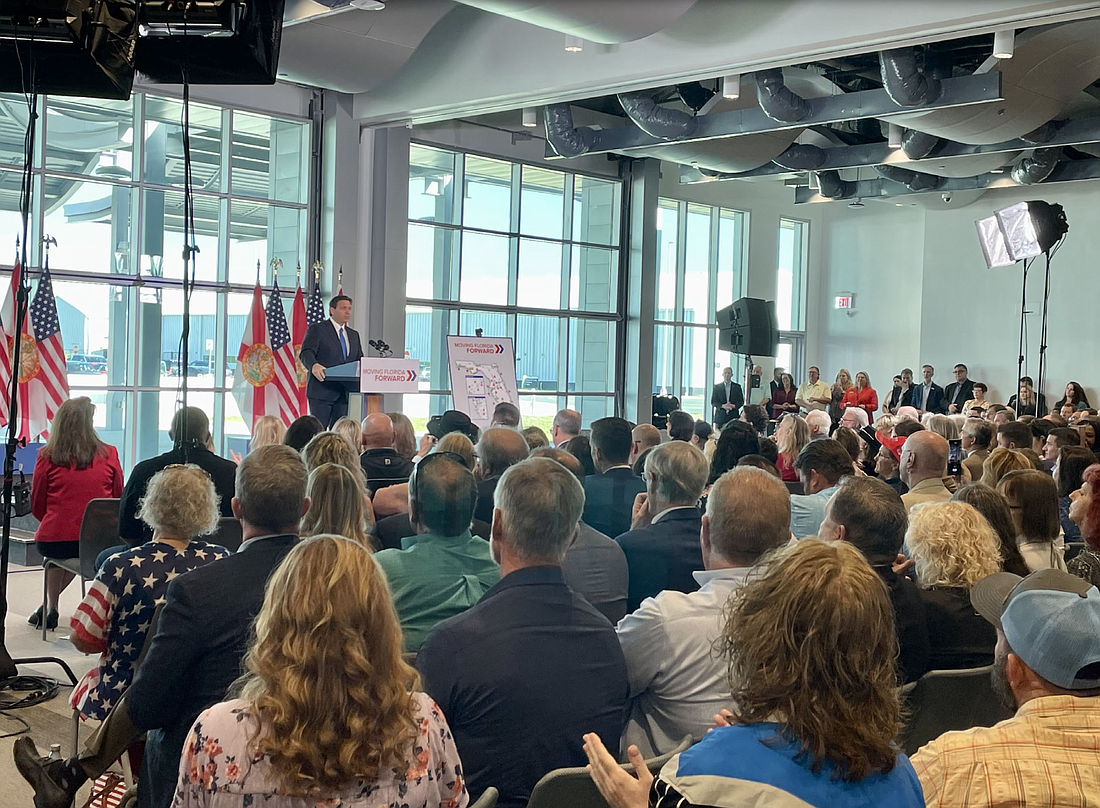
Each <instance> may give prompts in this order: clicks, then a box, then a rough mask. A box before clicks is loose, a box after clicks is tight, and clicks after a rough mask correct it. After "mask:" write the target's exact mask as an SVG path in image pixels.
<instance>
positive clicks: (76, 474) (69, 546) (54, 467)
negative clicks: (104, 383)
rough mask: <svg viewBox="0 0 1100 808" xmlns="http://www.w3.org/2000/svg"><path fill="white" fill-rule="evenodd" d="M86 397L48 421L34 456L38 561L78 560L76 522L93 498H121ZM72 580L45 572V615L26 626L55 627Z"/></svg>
mask: <svg viewBox="0 0 1100 808" xmlns="http://www.w3.org/2000/svg"><path fill="white" fill-rule="evenodd" d="M94 413H95V405H94V404H92V400H91V399H90V398H88V397H87V396H80V397H78V398H72V399H69V400H68V401H66V402H64V403H63V404H62V405H61V406H60V407H59V408H58V410H57V413H56V414H55V415H54V417H53V423H52V424H51V425H50V438H49V440H48V441H46V445H45V446H43V447H42V448H41V449H39V451H38V459H37V460H36V461H35V464H34V480H33V482H32V483H31V513H33V514H34V518H35V519H37V520H38V522H39V525H38V530H36V531H35V534H34V544H35V547H36V548H37V549H38V552H39V553H41V554H42V556H43V558H77V557H79V556H80V543H79V539H80V522H81V520H82V519H83V518H84V509H85V508H86V507H87V506H88V503H89V502H90V501H92V500H93V499H97V498H100V497H121V496H122V466H121V465H120V464H119V462H118V450H117V449H115V447H114V446H108V445H107V444H106V443H104V442H103V441H101V440H100V439H99V436H98V435H97V434H96V431H95V427H94V426H92V416H93V414H94ZM72 579H73V574H72V573H71V572H66V571H65V570H62V569H59V568H58V567H50V569H49V570H48V571H47V572H46V604H45V608H46V614H45V615H43V614H42V608H43V607H42V606H39V607H38V610H37V611H36V612H35V613H34V614H32V615H31V616H30V619H29V620H28V621H27V622H28V623H30V624H31V625H32V626H34V627H35V628H41V626H42V620H43V618H45V620H46V627H47V628H51V629H52V628H57V601H58V598H59V597H60V595H61V592H62V590H63V589H64V588H65V587H66V586H68V585H69V583H70V582H71V581H72Z"/></svg>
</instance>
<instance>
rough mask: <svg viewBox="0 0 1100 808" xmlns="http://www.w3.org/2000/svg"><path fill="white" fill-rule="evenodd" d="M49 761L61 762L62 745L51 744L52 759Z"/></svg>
mask: <svg viewBox="0 0 1100 808" xmlns="http://www.w3.org/2000/svg"><path fill="white" fill-rule="evenodd" d="M49 759H50V760H61V744H59V743H51V744H50V757H49Z"/></svg>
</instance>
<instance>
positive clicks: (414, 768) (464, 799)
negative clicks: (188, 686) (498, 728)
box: [172, 693, 470, 808]
mask: <svg viewBox="0 0 1100 808" xmlns="http://www.w3.org/2000/svg"><path fill="white" fill-rule="evenodd" d="M413 698H414V699H415V701H416V704H417V720H418V721H419V725H420V729H419V732H418V733H417V737H416V739H415V740H414V741H413V744H412V746H411V747H410V748H409V752H408V755H407V760H408V763H407V765H405V766H402V767H400V768H392V769H390V770H389V771H386V772H384V773H383V774H382V775H381V776H380V777H379V778H378V780H376V781H372V782H367V781H363V780H358V781H355V782H351V783H348V785H347V786H346V787H345V788H344V790H343V792H342V793H340V794H336V795H333V796H332V797H331V798H329V799H323V800H312V799H308V798H305V797H290V796H285V795H283V794H280V793H279V784H278V782H277V780H276V779H275V777H274V775H273V772H272V770H271V763H270V760H268V758H267V757H266V756H265V755H260V756H256V755H254V754H253V753H252V752H251V751H250V750H249V739H250V738H251V737H252V736H253V734H254V733H255V731H256V720H255V719H254V718H253V717H252V716H251V715H250V714H249V712H248V703H247V702H245V701H242V700H240V699H235V700H233V701H224V702H221V703H220V704H215V705H214V706H213V707H211V708H210V709H209V710H206V711H205V712H203V713H202V714H201V715H199V717H198V718H197V719H195V723H194V725H193V726H192V727H191V734H190V735H189V736H188V738H187V743H186V744H185V746H184V748H183V756H182V758H181V760H180V772H179V780H178V783H177V786H176V797H175V799H174V800H173V802H172V808H248V806H256V807H257V808H465V806H466V805H467V804H468V803H469V799H470V798H469V795H468V794H467V793H466V784H465V782H463V779H462V761H460V760H459V758H458V752H457V750H456V749H455V745H454V740H453V739H452V737H451V730H450V727H448V726H447V719H446V718H444V717H443V713H442V712H441V711H440V709H439V706H438V705H437V704H436V703H435V702H434V701H432V700H431V698H429V697H428V696H427V695H425V694H424V693H414V694H413Z"/></svg>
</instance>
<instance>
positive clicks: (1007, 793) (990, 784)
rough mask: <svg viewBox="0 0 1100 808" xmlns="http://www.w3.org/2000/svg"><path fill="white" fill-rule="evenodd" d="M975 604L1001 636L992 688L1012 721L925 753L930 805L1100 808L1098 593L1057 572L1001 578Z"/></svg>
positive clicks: (919, 757)
mask: <svg viewBox="0 0 1100 808" xmlns="http://www.w3.org/2000/svg"><path fill="white" fill-rule="evenodd" d="M970 601H971V604H972V605H973V606H974V608H975V610H977V612H978V613H979V614H980V615H981V616H982V617H984V618H985V619H986V620H988V621H989V622H990V623H992V624H993V626H994V627H995V628H996V629H997V650H996V654H995V657H994V663H993V688H994V690H996V691H997V692H998V693H999V694H1000V695H1001V696H1002V697H1003V698H1004V699H1005V700H1006V703H1007V704H1008V705H1009V706H1011V707H1014V708H1016V715H1015V716H1013V717H1012V718H1010V719H1008V720H1007V721H1002V722H1001V723H999V724H997V725H996V726H994V727H977V728H974V729H970V730H966V731H965V732H948V733H945V734H944V735H942V736H940V737H939V738H937V739H936V740H934V741H932V742H931V743H929V744H926V745H925V746H923V747H921V749H920V750H919V751H917V753H916V754H915V755H913V757H912V758H911V760H912V763H913V768H914V769H915V770H916V772H917V776H918V777H919V778H920V781H921V786H922V787H923V789H924V798H925V802H926V803H927V804H928V805H941V806H949V805H966V806H968V808H983V806H1000V805H1013V806H1021V808H1030V806H1040V805H1041V806H1047V807H1048V808H1049V806H1052V805H1080V806H1100V744H1098V743H1097V738H1098V737H1100V590H1097V589H1096V587H1094V586H1091V585H1090V584H1089V583H1088V582H1087V581H1084V580H1082V579H1080V578H1077V577H1074V576H1073V575H1070V574H1069V573H1067V572H1062V571H1060V570H1055V569H1045V570H1040V571H1038V572H1033V573H1032V574H1031V575H1028V576H1027V577H1026V578H1021V577H1020V576H1018V575H1013V574H1011V573H1008V572H999V573H997V574H996V575H991V576H989V577H988V578H985V579H984V580H982V581H979V582H978V584H977V585H976V586H975V587H974V588H973V589H972V590H971V592H970Z"/></svg>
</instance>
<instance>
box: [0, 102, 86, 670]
mask: <svg viewBox="0 0 1100 808" xmlns="http://www.w3.org/2000/svg"><path fill="white" fill-rule="evenodd" d="M29 102H30V116H29V119H28V121H27V134H26V150H25V157H26V162H25V163H24V174H23V189H22V191H23V192H22V193H21V194H20V201H19V213H20V216H21V217H22V223H23V240H22V252H21V253H20V257H19V267H20V270H19V283H18V287H17V289H16V292H15V301H14V302H15V323H14V325H15V336H14V338H13V340H12V348H11V382H10V384H9V385H8V391H7V392H8V394H9V396H10V398H9V400H8V440H7V444H6V446H5V451H4V492H3V498H2V501H0V507H2V508H3V511H4V514H3V522H2V526H0V687H2V686H4V685H8V684H10V683H11V681H12V680H13V679H15V678H17V676H18V669H17V667H16V666H17V665H27V664H32V663H43V662H44V663H51V664H54V665H58V666H60V667H61V669H62V670H64V671H65V674H66V675H67V676H68V677H69V681H70V683H71V684H72V685H73V686H74V687H75V686H76V684H77V678H76V675H75V674H74V673H73V671H72V669H71V668H70V667H69V666H68V665H67V664H66V663H65V661H64V660H62V659H58V658H57V657H24V658H22V659H12V657H11V654H9V653H8V650H7V647H6V645H5V638H6V636H7V631H6V628H7V627H6V625H5V623H6V620H7V613H8V560H9V558H10V555H11V512H12V500H13V496H12V494H13V488H14V485H15V450H16V449H17V448H18V447H19V444H20V438H19V373H20V369H21V368H20V366H21V364H22V363H21V351H22V347H23V346H22V342H23V340H22V337H23V326H24V324H25V323H26V320H27V300H28V298H29V297H30V283H29V282H28V280H27V231H28V228H29V221H30V205H31V187H32V186H31V179H30V177H31V166H32V165H33V164H34V159H33V158H34V138H35V123H36V121H37V118H38V94H37V93H35V92H32V93H31V94H30V96H29ZM44 607H45V604H43V610H42V620H45V619H46V610H45V608H44Z"/></svg>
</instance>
